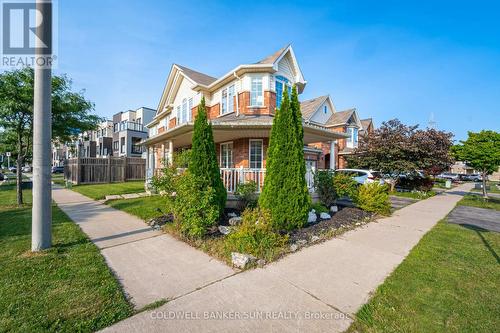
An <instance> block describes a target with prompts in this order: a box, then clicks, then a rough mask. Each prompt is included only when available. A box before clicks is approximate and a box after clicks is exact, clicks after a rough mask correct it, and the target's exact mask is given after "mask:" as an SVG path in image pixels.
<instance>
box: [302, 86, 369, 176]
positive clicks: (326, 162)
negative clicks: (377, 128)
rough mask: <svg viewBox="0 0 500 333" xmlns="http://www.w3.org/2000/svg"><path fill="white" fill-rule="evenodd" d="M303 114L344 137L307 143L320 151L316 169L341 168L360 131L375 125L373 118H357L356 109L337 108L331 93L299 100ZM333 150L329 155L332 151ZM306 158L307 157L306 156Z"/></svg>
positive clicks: (308, 120)
mask: <svg viewBox="0 0 500 333" xmlns="http://www.w3.org/2000/svg"><path fill="white" fill-rule="evenodd" d="M300 107H301V111H302V116H303V118H304V121H305V123H306V124H314V125H317V126H322V127H325V128H327V129H328V130H330V131H333V132H337V133H343V134H345V135H346V137H343V138H340V139H337V140H335V142H334V148H333V149H332V143H331V142H315V143H310V144H309V145H308V146H309V147H311V148H316V149H318V150H320V151H321V153H320V155H319V158H318V159H317V162H316V168H318V169H342V168H345V167H347V162H346V158H345V157H346V155H349V154H352V153H353V151H354V150H355V149H356V148H357V147H358V137H359V135H367V134H369V133H371V132H372V131H373V129H374V127H373V120H372V119H371V118H369V119H360V118H359V116H358V112H357V111H356V109H349V110H344V111H337V110H336V109H335V105H334V104H333V102H332V99H331V98H330V96H328V95H326V96H320V97H316V98H313V99H310V100H307V101H303V102H301V105H300ZM332 151H333V152H334V156H333V158H331V152H332ZM306 160H307V157H306Z"/></svg>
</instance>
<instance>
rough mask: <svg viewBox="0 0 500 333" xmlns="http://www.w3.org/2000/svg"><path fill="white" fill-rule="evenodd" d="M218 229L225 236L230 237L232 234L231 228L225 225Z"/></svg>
mask: <svg viewBox="0 0 500 333" xmlns="http://www.w3.org/2000/svg"><path fill="white" fill-rule="evenodd" d="M218 229H219V232H220V233H221V234H223V235H228V234H230V233H231V228H230V227H227V226H225V225H220V226H219V228H218Z"/></svg>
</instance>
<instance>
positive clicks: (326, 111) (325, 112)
mask: <svg viewBox="0 0 500 333" xmlns="http://www.w3.org/2000/svg"><path fill="white" fill-rule="evenodd" d="M323 113H324V114H327V113H328V107H327V106H326V105H325V106H323Z"/></svg>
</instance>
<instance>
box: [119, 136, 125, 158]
mask: <svg viewBox="0 0 500 333" xmlns="http://www.w3.org/2000/svg"><path fill="white" fill-rule="evenodd" d="M120 153H122V154H123V153H125V138H120Z"/></svg>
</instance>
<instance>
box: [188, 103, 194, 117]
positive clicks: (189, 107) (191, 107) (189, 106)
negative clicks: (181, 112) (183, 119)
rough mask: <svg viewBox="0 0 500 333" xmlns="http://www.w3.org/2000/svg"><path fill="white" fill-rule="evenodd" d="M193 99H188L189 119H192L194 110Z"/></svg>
mask: <svg viewBox="0 0 500 333" xmlns="http://www.w3.org/2000/svg"><path fill="white" fill-rule="evenodd" d="M192 110H193V99H192V98H190V99H188V121H191V120H192V119H191V113H192V112H193V111H192Z"/></svg>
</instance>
